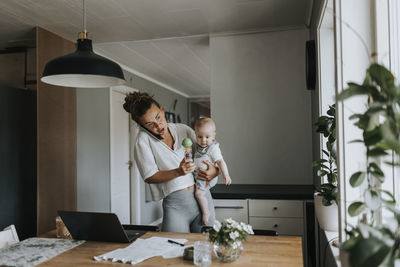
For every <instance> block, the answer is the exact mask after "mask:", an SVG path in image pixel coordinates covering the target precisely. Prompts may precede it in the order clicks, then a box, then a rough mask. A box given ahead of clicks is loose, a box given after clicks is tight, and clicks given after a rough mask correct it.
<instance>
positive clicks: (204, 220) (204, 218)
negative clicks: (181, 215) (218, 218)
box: [202, 212, 210, 225]
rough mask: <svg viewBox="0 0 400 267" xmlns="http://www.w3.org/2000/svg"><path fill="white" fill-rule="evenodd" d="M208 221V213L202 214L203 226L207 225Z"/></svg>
mask: <svg viewBox="0 0 400 267" xmlns="http://www.w3.org/2000/svg"><path fill="white" fill-rule="evenodd" d="M208 219H210V213H209V212H207V213H203V216H202V221H203V225H207V224H208Z"/></svg>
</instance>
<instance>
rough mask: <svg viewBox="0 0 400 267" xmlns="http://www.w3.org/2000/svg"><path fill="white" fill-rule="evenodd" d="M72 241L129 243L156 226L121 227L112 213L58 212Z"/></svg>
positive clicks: (156, 229)
mask: <svg viewBox="0 0 400 267" xmlns="http://www.w3.org/2000/svg"><path fill="white" fill-rule="evenodd" d="M58 215H59V216H60V217H61V219H62V220H63V222H64V224H65V226H66V227H67V229H68V231H69V232H70V234H71V236H72V238H73V239H77V240H90V241H105V242H118V243H129V242H132V241H133V240H135V239H136V238H138V237H140V236H142V235H144V234H145V233H146V232H147V231H159V230H158V227H157V226H141V225H121V223H120V221H119V219H118V217H117V215H115V214H114V213H101V212H81V211H62V210H59V211H58Z"/></svg>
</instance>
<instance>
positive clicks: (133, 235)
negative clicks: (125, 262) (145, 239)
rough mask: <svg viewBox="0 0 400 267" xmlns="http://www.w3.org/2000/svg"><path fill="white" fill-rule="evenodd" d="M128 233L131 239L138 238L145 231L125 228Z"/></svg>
mask: <svg viewBox="0 0 400 267" xmlns="http://www.w3.org/2000/svg"><path fill="white" fill-rule="evenodd" d="M125 233H126V235H127V236H128V239H129V240H130V241H132V240H134V239H136V238H138V237H139V236H141V235H143V234H144V232H142V231H138V230H125Z"/></svg>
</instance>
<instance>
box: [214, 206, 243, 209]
mask: <svg viewBox="0 0 400 267" xmlns="http://www.w3.org/2000/svg"><path fill="white" fill-rule="evenodd" d="M214 208H216V209H243V207H242V206H215V207H214Z"/></svg>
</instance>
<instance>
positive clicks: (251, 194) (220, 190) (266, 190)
mask: <svg viewBox="0 0 400 267" xmlns="http://www.w3.org/2000/svg"><path fill="white" fill-rule="evenodd" d="M211 194H212V196H213V198H214V199H247V198H248V199H292V200H293V199H298V200H309V199H314V187H313V185H266V184H232V185H229V186H226V185H224V184H217V185H216V186H214V187H213V188H212V189H211Z"/></svg>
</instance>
